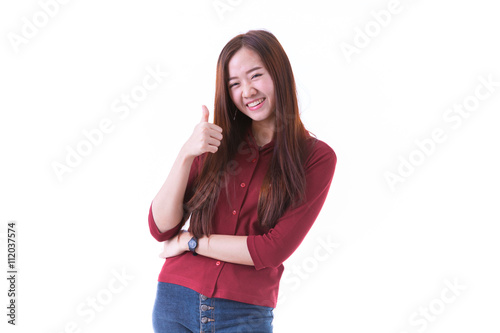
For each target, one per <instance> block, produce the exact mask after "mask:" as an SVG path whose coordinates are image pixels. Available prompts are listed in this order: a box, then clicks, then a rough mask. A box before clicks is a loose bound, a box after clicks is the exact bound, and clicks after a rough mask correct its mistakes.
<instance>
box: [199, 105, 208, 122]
mask: <svg viewBox="0 0 500 333" xmlns="http://www.w3.org/2000/svg"><path fill="white" fill-rule="evenodd" d="M201 110H202V113H203V115H202V116H201V121H200V122H201V123H207V122H208V115H209V114H210V112H209V111H208V108H207V107H206V106H205V105H203V106H202V107H201Z"/></svg>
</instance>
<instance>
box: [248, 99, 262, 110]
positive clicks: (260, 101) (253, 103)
mask: <svg viewBox="0 0 500 333" xmlns="http://www.w3.org/2000/svg"><path fill="white" fill-rule="evenodd" d="M262 102H264V99H263V98H261V99H259V100H258V101H255V102H252V103H249V104H248V106H249V107H251V108H253V107H254V106H257V105H259V104H260V103H262Z"/></svg>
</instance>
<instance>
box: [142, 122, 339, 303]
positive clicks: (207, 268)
mask: <svg viewBox="0 0 500 333" xmlns="http://www.w3.org/2000/svg"><path fill="white" fill-rule="evenodd" d="M309 141H310V142H311V144H310V147H312V148H311V150H310V153H309V156H308V158H307V159H306V161H305V172H306V193H305V195H306V197H305V201H303V202H302V203H301V204H300V205H299V206H297V207H294V208H289V209H288V210H287V211H285V213H284V214H283V215H282V216H281V217H280V218H279V219H278V221H277V223H276V226H275V227H274V228H272V229H270V230H267V231H263V230H262V228H261V227H260V223H259V221H258V219H257V202H258V198H259V191H260V187H261V184H262V181H263V179H264V176H265V174H266V171H267V169H268V167H269V164H270V162H271V158H272V153H273V149H274V140H273V141H271V142H269V143H268V144H266V145H265V146H263V147H260V148H259V147H258V146H257V144H256V143H255V138H254V137H253V134H252V131H251V130H249V131H248V134H247V136H246V140H245V141H244V142H242V143H241V144H240V146H239V149H238V153H237V154H236V156H235V157H234V159H233V160H232V161H231V162H230V164H229V165H228V168H227V172H226V173H225V175H226V177H228V180H229V182H228V188H227V190H228V193H229V194H230V195H229V197H228V196H227V195H226V189H225V188H224V187H223V188H221V190H220V195H219V199H218V202H217V206H216V209H215V214H214V217H213V220H212V224H213V234H222V235H246V236H248V239H247V245H248V250H249V252H250V255H251V257H252V260H253V262H254V265H255V266H248V265H240V264H233V263H229V262H223V261H220V260H217V259H212V258H208V257H205V256H202V255H197V256H193V255H192V254H191V253H190V252H185V253H183V254H181V255H178V256H176V257H172V258H167V259H166V260H165V263H164V265H163V268H162V270H161V272H160V275H159V277H158V281H161V282H168V283H174V284H178V285H182V286H184V287H187V288H191V289H193V290H195V291H197V292H199V293H201V294H203V295H205V296H208V297H219V298H226V299H230V300H235V301H239V302H244V303H250V304H255V305H262V306H268V307H273V308H275V307H276V302H277V299H278V288H279V281H280V278H281V275H282V274H283V270H284V266H283V262H284V261H285V260H286V259H287V258H288V257H289V256H290V255H291V254H292V253H293V252H294V251H295V250H296V249H297V247H298V246H299V245H300V243H301V242H302V240H303V239H304V237H305V236H306V234H307V232H308V231H309V229H310V228H311V226H312V225H313V223H314V221H315V220H316V217H317V216H318V214H319V212H320V210H321V208H322V206H323V203H324V202H325V199H326V197H327V194H328V190H329V188H330V184H331V181H332V177H333V173H334V171H335V166H336V163H337V156H336V155H335V152H334V151H333V149H332V148H330V146H328V145H327V144H326V143H324V142H323V141H321V140H316V139H314V140H309ZM313 142H314V145H312V143H313ZM205 154H208V153H205ZM205 154H202V155H200V156H197V157H196V158H195V159H194V161H193V163H192V165H191V170H190V174H189V178H188V183H187V187H186V196H185V198H184V200H187V199H188V197H187V193H190V192H191V188H192V184H193V181H194V178H195V176H196V175H197V174H198V172H199V168H200V164H201V158H202V157H203V156H204V155H205ZM151 207H152V204H151ZM151 207H150V209H149V218H148V220H149V229H150V232H151V234H152V236H153V237H154V238H155V239H156V240H157V241H160V242H162V241H165V240H168V239H170V238H172V237H174V236H175V235H177V233H178V232H179V231H180V229H181V225H180V223H179V225H177V226H176V227H174V228H172V229H170V230H167V231H165V232H163V233H161V232H160V231H159V230H158V228H157V226H156V223H155V221H154V218H153V213H152V208H151Z"/></svg>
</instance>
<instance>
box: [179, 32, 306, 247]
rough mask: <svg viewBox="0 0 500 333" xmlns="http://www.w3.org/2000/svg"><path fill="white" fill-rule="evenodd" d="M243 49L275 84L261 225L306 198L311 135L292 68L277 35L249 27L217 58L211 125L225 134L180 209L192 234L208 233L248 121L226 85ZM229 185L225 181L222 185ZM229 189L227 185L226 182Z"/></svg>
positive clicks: (271, 223)
mask: <svg viewBox="0 0 500 333" xmlns="http://www.w3.org/2000/svg"><path fill="white" fill-rule="evenodd" d="M243 47H246V48H248V49H250V50H252V51H254V52H256V53H257V54H258V55H259V56H260V58H261V60H262V62H263V64H264V66H265V67H266V69H267V71H268V72H269V74H270V76H271V79H272V81H273V83H274V91H275V101H276V102H275V103H276V112H275V113H276V115H275V122H276V123H275V132H274V140H275V145H274V151H273V155H272V159H271V163H270V166H269V169H268V170H267V173H266V175H265V177H264V181H263V183H262V186H261V189H260V195H259V201H258V208H257V209H258V218H259V221H260V224H261V226H262V228H264V229H269V228H272V227H274V225H275V224H276V220H277V219H278V218H279V217H280V216H281V215H282V214H283V213H284V212H285V210H286V209H287V208H288V207H290V206H291V205H294V204H297V203H299V202H300V201H302V200H303V199H304V198H303V196H304V191H305V185H306V184H305V182H306V180H305V172H304V167H303V163H304V161H305V158H306V154H307V142H306V141H307V139H309V138H312V137H311V136H310V135H309V132H308V131H306V129H305V127H304V125H303V124H302V121H301V120H300V115H299V107H298V103H297V91H296V86H295V79H294V76H293V72H292V67H291V65H290V61H289V60H288V57H287V55H286V53H285V51H284V49H283V47H282V46H281V44H280V43H279V41H278V39H277V38H276V37H275V36H274V35H273V34H272V33H270V32H268V31H265V30H251V31H248V32H247V33H245V34H241V35H238V36H236V37H234V38H233V39H231V40H230V41H229V42H228V43H227V44H226V46H225V47H224V48H223V49H222V51H221V53H220V55H219V59H218V61H217V73H216V88H215V105H214V124H217V125H218V126H220V127H221V128H222V133H223V135H224V138H223V139H222V141H221V145H220V146H219V149H218V151H217V152H216V153H214V154H212V153H206V154H205V155H206V156H205V158H204V160H203V162H202V163H203V164H202V168H201V171H200V173H199V174H198V177H197V178H196V180H195V182H194V186H193V193H192V197H191V199H190V200H189V201H188V202H187V204H186V205H185V207H184V221H185V220H186V219H187V218H188V216H189V215H190V214H191V221H190V228H191V232H192V233H193V234H194V235H195V236H196V237H198V238H199V237H201V236H203V235H210V233H211V230H212V228H211V227H212V225H211V220H212V217H213V214H214V211H215V206H216V203H217V200H218V197H219V192H220V189H221V187H222V186H224V182H227V177H226V175H227V173H226V172H225V170H226V168H227V167H228V163H229V162H230V161H231V159H232V158H233V157H234V156H235V154H236V153H237V151H238V146H239V144H240V143H241V142H242V140H244V135H245V134H246V133H247V130H248V129H249V126H251V123H252V119H251V118H249V117H248V116H246V115H244V114H243V113H242V112H238V115H237V117H236V119H233V117H234V115H235V112H237V108H236V106H235V104H234V103H233V101H232V100H231V97H230V93H229V87H228V79H229V73H228V63H229V61H230V60H231V58H232V57H233V55H234V54H235V53H236V52H237V51H238V50H240V49H241V48H243ZM226 184H227V183H226ZM225 188H226V191H227V186H225Z"/></svg>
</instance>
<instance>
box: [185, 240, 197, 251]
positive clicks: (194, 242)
mask: <svg viewBox="0 0 500 333" xmlns="http://www.w3.org/2000/svg"><path fill="white" fill-rule="evenodd" d="M184 244H186V243H184ZM188 246H189V249H193V248H195V247H196V241H195V240H194V239H191V240H190V241H189V243H188Z"/></svg>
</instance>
